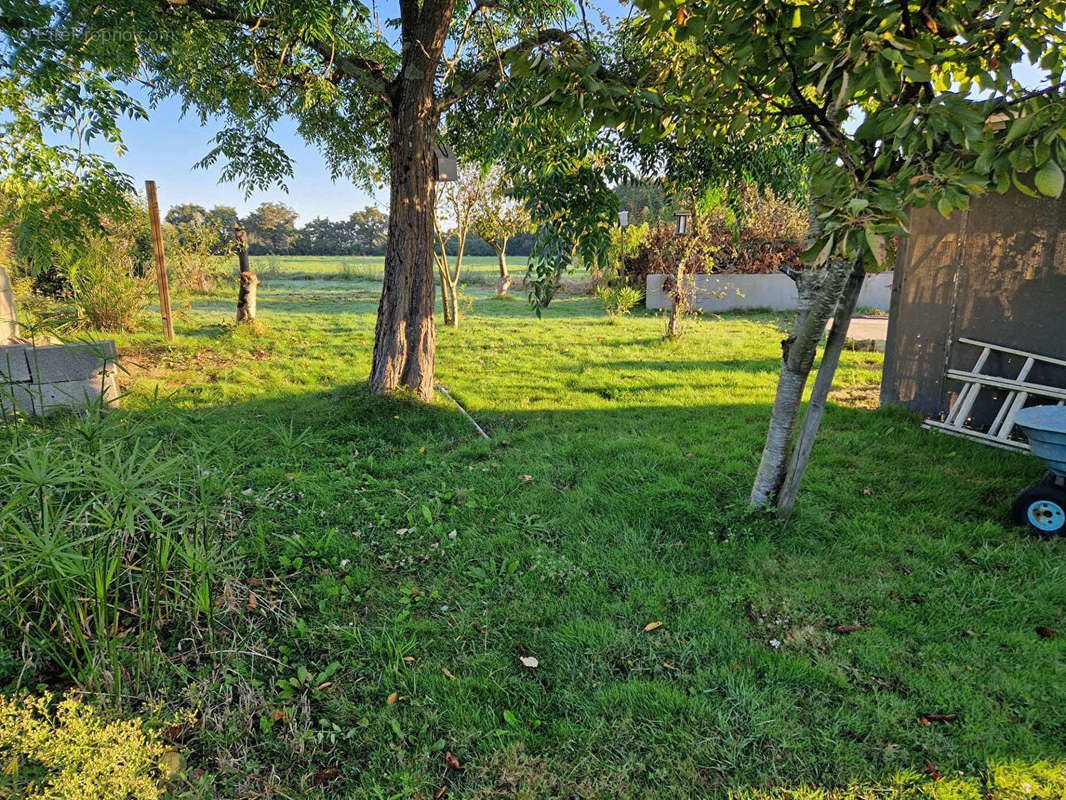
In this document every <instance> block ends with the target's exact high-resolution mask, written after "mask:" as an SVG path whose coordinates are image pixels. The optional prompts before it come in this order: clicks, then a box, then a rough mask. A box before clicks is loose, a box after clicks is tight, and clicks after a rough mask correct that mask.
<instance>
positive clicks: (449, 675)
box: [440, 667, 455, 681]
mask: <svg viewBox="0 0 1066 800" xmlns="http://www.w3.org/2000/svg"><path fill="white" fill-rule="evenodd" d="M440 671H441V672H443V673H444V675H445V676H446V677H447V678H448V680H450V681H454V680H455V676H454V675H452V673H451V672H449V671H448V668H447V667H441V668H440Z"/></svg>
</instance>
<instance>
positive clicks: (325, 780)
mask: <svg viewBox="0 0 1066 800" xmlns="http://www.w3.org/2000/svg"><path fill="white" fill-rule="evenodd" d="M336 777H337V770H335V769H320V770H318V771H317V772H315V775H314V779H313V780H314V784H315V786H317V787H319V788H322V787H324V786H328V785H329V782H330V781H332V780H333V779H334V778H336Z"/></svg>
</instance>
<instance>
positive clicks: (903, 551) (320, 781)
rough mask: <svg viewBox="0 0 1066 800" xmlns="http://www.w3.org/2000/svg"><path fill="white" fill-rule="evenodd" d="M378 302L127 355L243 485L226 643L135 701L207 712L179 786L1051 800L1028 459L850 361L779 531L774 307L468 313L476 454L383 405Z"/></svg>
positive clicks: (293, 313) (1062, 649) (327, 289)
mask: <svg viewBox="0 0 1066 800" xmlns="http://www.w3.org/2000/svg"><path fill="white" fill-rule="evenodd" d="M376 291H377V290H376V286H375V285H374V284H371V283H366V282H359V281H353V282H350V283H345V284H340V283H337V282H329V283H327V282H305V281H291V282H287V281H275V282H273V283H268V284H267V285H266V286H265V287H264V288H263V289H262V292H261V296H260V301H259V312H260V317H261V323H262V328H261V330H260V331H259V332H252V331H250V330H247V329H234V328H233V327H232V326H231V324H230V320H231V319H232V317H233V312H234V308H233V306H234V302H233V298H232V297H229V296H228V295H227V296H225V297H217V298H193V299H192V300H191V302H190V303H188V304H181V303H175V307H176V308H179V307H181V308H182V310H181V313H180V317H179V319H178V321H177V326H176V327H177V332H178V338H177V340H176V342H175V343H174V344H173V346H171V347H165V346H163V345H162V344H161V343H160V341H159V336H158V333H157V332H155V331H148V332H145V333H141V334H136V335H132V336H124V337H120V346H121V349H122V351H123V352H124V353H125V354H126V358H127V368H128V369H129V370H130V375H129V376H128V377H127V379H126V380H127V382H128V383H129V384H131V385H130V394H129V395H128V396H127V397H126V398H125V399H124V401H123V405H124V410H123V411H122V412H121V419H122V420H123V421H124V422H123V424H124V425H126V424H128V425H131V426H132V425H136V427H135V429H134V430H135V431H136V433H135V436H136V437H137V438H139V439H145V440H149V441H151V442H158V443H160V444H161V447H162V449H163V451H164V452H167V453H177V454H180V453H183V452H189V451H190V449H191V448H192V447H193V444H195V445H196V447H195V452H196V453H197V456H196V458H197V459H198V461H193V460H192V458H191V457H190V460H189V462H188V469H189V470H196V469H199V470H205V469H207V470H216V471H220V472H222V473H224V474H226V475H230V474H232V476H233V477H232V478H227V480H228V481H229V484H230V490H229V492H228V495H227V499H226V504H227V506H226V508H227V514H229V515H231V516H230V517H229V518H230V519H232V520H233V521H234V522H233V524H234V533H233V535H232V538H231V541H230V544H229V545H228V546H229V547H230V548H231V554H232V561H230V562H229V563H228V564H227V565H226V567H225V570H226V572H227V574H228V576H229V578H228V579H227V581H226V582H225V584H224V586H221V587H218V589H219V591H220V592H221V596H220V597H219V599H218V600H217V605H218V609H219V610H218V614H219V620H220V622H219V626H220V633H219V634H218V636H219V637H220V638H219V639H218V640H217V641H214V643H213V644H210V645H209V644H208V643H207V642H206V641H200V640H198V639H196V637H195V635H194V634H188V636H189V637H191V638H189V640H188V641H186V642H185V643H184V644H183V645H181V647H179V646H178V644H177V643H178V642H179V641H180V640H181V638H182V636H185V635H186V634H184V633H178V634H175V635H174V637H173V639H172V640H171V641H172V642H173V643H174V644H173V645H172V649H171V650H170V651H169V653H168V658H167V660H166V661H165V662H163V663H162V664H161V665H160V666H159V668H158V669H157V670H155V671H154V672H153V673H152V674H151V675H149V676H147V677H145V678H144V679H143V686H142V687H141V688H140V689H139V691H138V692H137V695H136V696H137V697H138V698H140V699H142V700H145V701H148V702H153V703H154V702H161V703H163V704H164V706H165V707H168V708H192V709H194V710H195V711H196V712H197V714H198V720H199V722H198V724H197V725H196V726H194V727H192V728H191V729H188V730H183V731H180V732H179V733H178V734H175V746H176V747H177V748H179V749H180V750H181V752H182V754H183V755H184V756H185V758H186V759H187V762H188V768H189V780H188V781H187V782H186V783H184V784H183V785H182V791H184V792H186V793H187V796H190V797H203V798H207V797H218V798H253V797H254V798H305V797H306V798H326V797H329V798H349V797H350V798H364V797H365V798H407V797H412V798H430V797H433V796H434V794H435V793H436V792H437V791H438V790H439V789H440V788H441V787H444V786H448V787H449V794H448V796H449V797H451V798H479V799H481V798H511V797H517V798H545V799H547V798H664V799H665V798H705V797H712V798H713V797H726V796H727V795H730V793H732V794H733V795H734V796H737V797H756V796H758V797H770V796H773V797H778V796H781V797H785V796H788V797H793V796H795V797H801V796H802V797H808V796H809V797H811V798H814V797H823V796H824V795H823V794H821V793H820V792H821V791H822V790H825V791H832V792H835V793H839V794H841V795H845V794H846V795H847V796H849V797H856V798H858V797H862V798H875V797H876V798H884V797H896V796H908V797H909V796H916V797H917V796H935V797H943V798H948V797H950V798H960V799H961V798H967V799H969V798H973V800H978V798H985V797H995V798H1001V797H1002V798H1006V797H1011V798H1015V797H1016V798H1022V797H1061V796H1063V792H1064V791H1066V769H1064V766H1063V765H1064V757H1066V738H1064V737H1066V680H1064V679H1066V668H1064V665H1066V661H1064V657H1066V621H1064V620H1063V609H1064V607H1066V581H1064V576H1063V568H1062V564H1061V562H1060V559H1061V558H1063V557H1064V555H1066V543H1064V542H1063V541H1061V540H1050V541H1045V540H1039V539H1036V538H1033V537H1032V536H1030V535H1028V534H1027V533H1025V532H1024V531H1019V530H1015V529H1011V528H1008V527H1005V519H1006V516H1007V512H1008V508H1009V505H1010V501H1011V499H1012V497H1013V495H1014V493H1015V492H1017V491H1018V490H1019V489H1020V488H1022V487H1023V486H1025V485H1026V484H1027V483H1029V482H1031V481H1033V480H1035V479H1037V478H1038V477H1039V475H1040V474H1041V469H1040V467H1039V465H1038V463H1037V462H1036V461H1035V460H1034V459H1032V458H1029V457H1026V456H1023V455H1018V454H1014V453H1008V452H1003V451H998V450H992V449H988V448H985V447H982V446H980V445H977V444H973V443H970V442H966V441H961V440H958V439H952V438H949V437H945V436H940V435H937V434H935V433H930V432H926V431H922V430H920V429H919V426H918V420H917V419H915V418H913V417H911V416H909V415H908V414H905V413H902V412H899V411H895V410H873V409H872V408H871V407H870V406H871V405H872V404H873V403H875V401H876V386H877V382H878V380H879V377H880V367H881V356H880V355H879V354H876V353H855V352H848V353H845V354H844V356H843V359H842V365H841V369H840V372H839V375H838V380H837V384H838V387H839V388H838V389H837V390H836V391H835V392H834V396H833V398H834V399H835V400H836V401H837V402H835V403H831V404H830V407H829V408H828V410H827V412H826V417H825V421H824V424H823V433H822V436H821V439H820V441H819V443H818V445H817V447H816V449H815V452H814V459H813V463H812V465H811V469H810V471H809V473H808V475H807V478H806V482H805V486H804V491H803V493H802V495H801V499H800V505H799V509H798V511H797V513H796V515H795V516H794V518H793V519H792V520H791V521H790V522H788V523H787V524H785V523H781V522H779V521H776V520H774V519H773V518H770V517H767V516H763V515H752V514H750V513H749V512H748V511H747V510H746V507H745V502H746V499H747V493H748V489H749V486H750V482H751V480H752V476H753V474H754V471H755V468H756V465H757V463H758V460H759V455H760V449H761V446H762V441H763V437H764V435H765V431H766V426H767V422H768V415H769V411H770V405H771V402H772V398H773V390H774V386H775V381H776V377H777V369H778V364H779V355H780V346H779V343H780V340H781V338H782V334H781V330H782V328H783V326H784V325H785V324H786V320H785V319H784V318H783V317H780V316H774V315H769V314H744V315H726V316H723V317H709V318H705V319H702V320H699V321H695V322H692V323H691V324H690V326H689V329H688V331H687V333H686V335H685V337H684V338H683V339H682V340H681V341H680V342H669V341H664V340H663V338H662V333H663V328H664V325H663V320H662V319H661V318H658V317H655V316H651V315H645V314H643V313H640V314H636V315H634V316H632V317H629V318H627V319H625V320H624V321H623V322H622V323H621V324H612V323H611V322H610V321H609V320H607V319H605V318H604V316H603V314H602V312H601V310H600V309H599V307H598V305H597V303H596V301H594V300H591V299H587V298H566V297H564V298H562V299H558V300H556V301H555V302H554V303H552V305H551V307H550V308H549V309H547V310H546V312H545V313H544V316H543V318H542V319H537V318H536V317H535V316H533V315H532V314H531V312H530V311H529V308H528V306H527V305H526V304H525V303H524V302H523V301H521V300H498V299H496V298H493V297H489V296H487V295H485V294H482V295H478V296H477V297H476V299H475V301H474V304H473V309H472V311H471V312H470V313H468V314H467V315H466V317H465V318H464V320H463V322H462V327H461V329H460V330H458V331H453V330H450V329H445V328H441V329H439V331H438V346H439V351H438V362H437V369H438V375H439V379H440V381H441V382H442V383H443V384H444V385H446V386H447V387H448V388H449V389H450V390H451V392H452V394H453V395H454V396H455V397H456V398H457V399H458V400H459V401H460V402H462V404H463V405H464V406H465V407H466V408H467V409H468V410H469V412H470V413H471V414H472V415H473V416H474V417H475V418H476V419H477V420H478V422H479V423H480V424H481V425H482V426H483V427H484V428H485V429H486V430H487V431H488V432H489V434H490V436H491V441H490V442H486V441H483V440H482V439H480V437H478V436H477V434H476V432H475V431H474V430H473V428H472V427H471V426H470V424H469V423H468V422H467V421H466V420H465V419H464V418H463V417H462V416H461V415H460V414H459V413H457V412H456V410H455V409H454V407H453V406H452V404H451V403H449V402H447V401H445V400H444V399H443V398H440V399H439V400H438V401H437V402H435V403H434V404H432V405H429V406H425V407H420V406H417V405H413V404H409V403H404V402H399V401H390V400H385V399H380V398H375V397H371V396H369V395H368V393H367V391H366V389H365V388H364V380H365V377H366V375H367V373H368V370H369V364H370V355H371V347H372V343H373V326H374V311H375V308H376V300H377V295H376ZM21 435H22V436H24V437H25V438H26V439H27V441H30V442H33V441H40V440H41V439H55V438H57V437H60V438H61V437H64V436H71V435H73V434H70V433H67V432H66V429H65V428H64V426H63V423H54V424H51V425H48V426H45V427H43V428H40V429H36V428H32V426H23V432H22V434H21ZM112 435H133V434H122V433H121V432H120V433H116V434H112ZM253 595H254V598H253ZM649 623H661V624H658V625H649ZM840 626H843V627H840ZM1038 627H1039V628H1049V629H1052V630H1053V631H1056V632H1058V635H1055V636H1051V637H1050V638H1049V637H1046V636H1041V635H1039V634H1038V633H1037V632H1036V629H1037V628H1038ZM647 628H650V629H647ZM1045 633H1047V631H1045ZM8 634H9V639H8V645H7V646H8V648H9V652H11V653H14V652H15V651H14V649H13V648H14V644H13V643H12V640H11V639H10V631H8ZM530 656H532V657H534V658H536V659H537V662H538V664H539V666H536V667H529V666H525V665H524V664H523V662H522V661H521V660H520V659H521V658H523V657H530ZM7 664H8V666H7V669H6V673H7V677H6V680H7V681H8V682H9V684H11V685H14V682H15V680H16V679H17V676H18V675H19V663H18V659H17V658H16V659H12V658H11V656H8V661H7ZM331 664H335V665H336V666H335V667H333V668H332V669H333V671H332V672H331V673H327V675H326V676H325V678H326V679H324V680H321V681H319V680H317V678H316V676H317V675H318V674H319V673H320V672H322V671H323V670H326V669H327V667H329V666H330V665H331ZM35 668H36V669H38V670H39V672H38V673H37V674H33V675H25V676H22V680H21V685H22V686H28V687H31V688H32V687H34V686H35V685H37V684H50V685H53V686H56V685H62V681H61V680H60V679H58V678H56V677H55V676H54V674H53V673H49V672H48V671H47V669H45V667H44V666H42V665H39V664H38V665H37V666H36V667H35ZM292 679H295V680H292ZM390 700H392V702H390ZM937 714H945V715H957V717H955V718H954V719H953V721H936V718H935V717H934V721H930V720H929V717H928V715H937ZM923 715H926V716H925V719H924V720H923ZM446 753H451V754H454V756H455V757H456V758H457V759H458V760H459V762H460V763H461V765H462V767H463V768H462V770H456V769H453V768H450V767H449V766H448V765H447V763H446V757H445V754H446ZM937 776H939V778H938V777H937Z"/></svg>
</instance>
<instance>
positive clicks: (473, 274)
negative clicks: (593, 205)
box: [250, 256, 528, 285]
mask: <svg viewBox="0 0 1066 800" xmlns="http://www.w3.org/2000/svg"><path fill="white" fill-rule="evenodd" d="M451 258H452V259H453V260H454V256H452V257H451ZM250 259H251V264H252V269H253V271H255V272H258V273H260V276H261V277H262V278H263V279H264V280H267V281H269V280H270V279H272V278H274V279H276V278H296V279H314V278H324V279H334V280H336V279H348V280H369V279H373V278H380V277H381V275H382V274H383V273H384V269H385V259H384V257H382V256H251V257H250ZM527 260H528V259H526V257H525V256H508V257H507V267H508V271H509V272H510V273H511V274H512V276H513V277H514V279H515V280H516V281H521V279H522V275H523V274H524V273H525V271H526V261H527ZM498 275H499V267H498V266H497V263H496V257H495V256H466V257H465V258H464V259H463V272H462V276H463V277H462V280H464V281H468V282H470V283H481V284H487V285H491V284H495V282H496V278H497V276H498Z"/></svg>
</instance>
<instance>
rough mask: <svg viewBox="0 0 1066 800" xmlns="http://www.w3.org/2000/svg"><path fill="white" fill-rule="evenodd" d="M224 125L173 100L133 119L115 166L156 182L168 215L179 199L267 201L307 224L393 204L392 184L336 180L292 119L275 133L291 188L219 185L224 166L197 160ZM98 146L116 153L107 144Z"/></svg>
mask: <svg viewBox="0 0 1066 800" xmlns="http://www.w3.org/2000/svg"><path fill="white" fill-rule="evenodd" d="M218 127H219V125H218V124H216V125H211V124H210V123H209V124H208V125H207V126H206V127H201V125H200V120H199V118H198V117H197V116H196V115H195V114H188V115H186V116H185V117H184V118H183V117H182V113H181V101H180V100H178V99H176V98H170V99H167V100H166V101H164V102H163V103H161V104H160V105H159V106H158V107H157V108H155V109H154V110H152V111H150V113H149V119H148V121H147V122H145V121H138V122H127V123H126V124H125V125H124V126H123V133H124V134H125V143H126V146H127V148H128V150H127V152H126V153H125V155H123V156H121V157H116V158H115V159H114V161H115V164H116V165H117V166H118V168H119V169H121V170H122V171H123V172H126V173H127V174H129V175H131V176H133V179H134V181H135V182H136V184H137V186H138V187H143V186H144V182H145V181H146V180H154V181H155V182H156V184H157V186H158V190H159V205H160V207H161V208H162V210H163V213H166V209H168V208H170V207H171V206H173V205H177V204H179V203H197V204H199V205H202V206H204V207H205V208H210V207H211V206H214V205H227V206H234V207H235V208H236V209H237V212H238V213H239V214H242V215H243V214H244V213H245V212H247V211H250V210H251V209H253V208H255V207H256V206H257V205H259V204H260V203H261V202H263V201H264V200H271V201H276V202H282V203H287V204H288V205H290V206H292V207H293V208H294V209H296V211H297V212H298V213H299V215H300V222H299V223H298V224H303V223H304V222H307V221H308V220H310V219H313V218H314V217H318V216H321V217H331V218H332V219H342V218H344V217H347V216H348V215H349V214H350V213H352V212H353V211H357V210H359V209H361V208H363V207H364V206H367V205H377V206H378V207H380V208H382V209H384V208H385V207H386V206H387V205H388V199H389V193H388V189H387V188H381V189H379V190H378V191H376V192H375V193H374V194H372V195H370V194H367V193H366V192H364V191H362V190H361V189H358V188H356V187H355V186H352V184H350V183H348V182H346V181H339V182H337V183H334V182H333V181H332V180H330V177H329V169H328V168H327V167H326V165H325V163H324V162H323V160H322V156H321V155H319V153H318V151H317V150H315V149H314V148H311V147H308V146H307V145H306V144H305V143H304V141H303V140H302V139H301V138H300V137H299V136H297V135H296V133H295V125H294V124H292V123H291V122H283V123H282V124H279V125H278V127H277V128H276V129H275V131H274V136H275V139H276V140H277V141H278V142H279V143H280V144H281V145H282V146H284V147H285V149H286V151H287V152H288V153H289V155H290V156H291V157H292V159H293V161H294V162H295V163H294V166H293V172H294V176H293V178H292V180H290V181H288V182H287V185H288V190H289V191H288V192H285V191H283V190H281V189H272V190H270V191H267V192H255V193H253V194H252V195H251V196H250V197H249V198H248V199H245V197H244V190H243V189H241V188H240V187H239V186H237V184H236V183H219V174H220V170H219V168H218V167H214V168H210V169H198V168H196V162H198V161H199V160H200V159H201V158H203V157H204V155H205V154H206V153H207V152H208V151H209V150H210V149H211V139H212V137H213V136H214V135H215V133H216V131H217V130H218ZM95 149H97V150H98V152H100V153H101V154H104V155H107V156H114V153H113V152H109V151H105V150H104V149H103V147H97V148H95Z"/></svg>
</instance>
